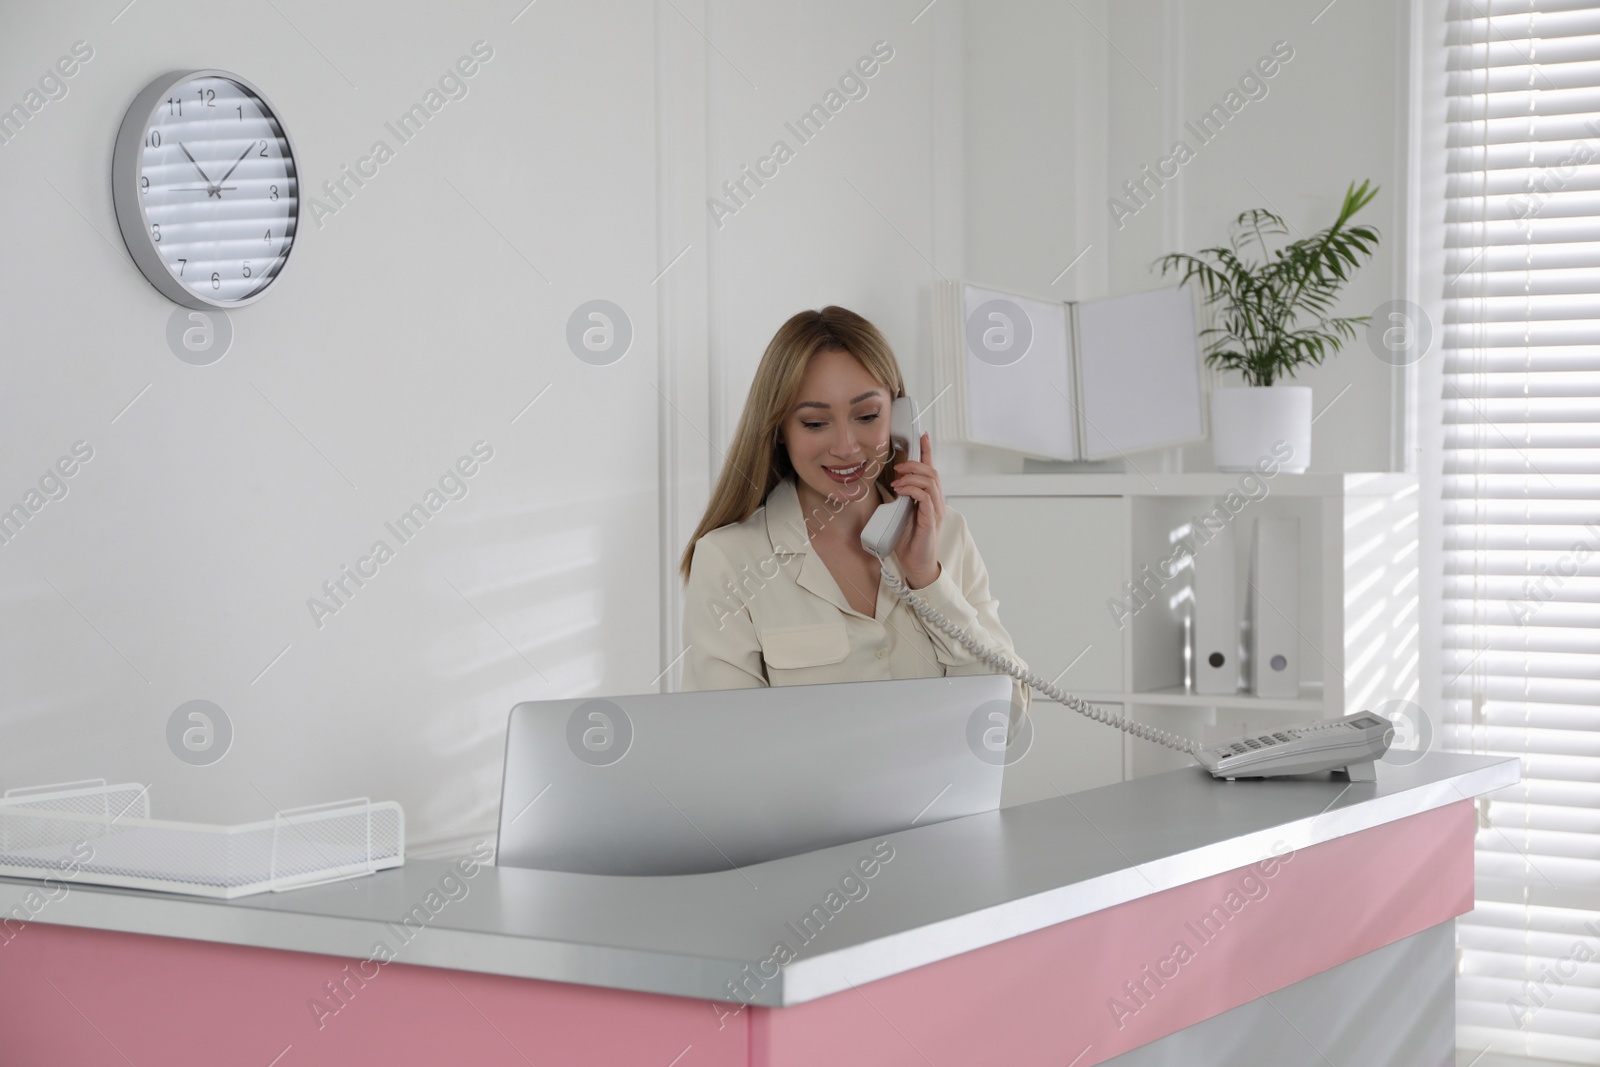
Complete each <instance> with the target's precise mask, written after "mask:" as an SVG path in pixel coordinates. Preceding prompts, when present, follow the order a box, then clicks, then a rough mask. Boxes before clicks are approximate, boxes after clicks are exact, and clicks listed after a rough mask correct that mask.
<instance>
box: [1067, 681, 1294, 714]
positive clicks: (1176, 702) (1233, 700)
mask: <svg viewBox="0 0 1600 1067" xmlns="http://www.w3.org/2000/svg"><path fill="white" fill-rule="evenodd" d="M1066 692H1068V693H1069V694H1071V695H1072V696H1075V697H1079V698H1081V699H1083V700H1087V701H1088V702H1089V703H1091V704H1149V705H1158V706H1166V707H1181V708H1255V709H1257V710H1259V711H1297V712H1300V713H1302V714H1304V715H1306V717H1308V718H1312V717H1315V716H1316V715H1318V714H1319V713H1320V712H1321V711H1322V687H1321V686H1310V685H1303V686H1301V687H1300V695H1299V696H1298V697H1258V696H1256V695H1255V694H1253V693H1246V692H1238V693H1234V694H1232V695H1228V694H1219V695H1209V694H1201V693H1191V692H1188V691H1187V690H1185V689H1183V688H1181V687H1179V686H1173V687H1172V688H1171V689H1152V690H1146V691H1144V692H1123V693H1114V692H1088V691H1084V692H1077V691H1074V690H1071V689H1069V690H1067V691H1066ZM1035 696H1037V697H1038V698H1039V700H1041V701H1045V702H1049V703H1055V702H1054V701H1052V700H1050V698H1049V697H1047V696H1045V695H1044V694H1043V693H1038V692H1035Z"/></svg>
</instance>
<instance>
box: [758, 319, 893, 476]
mask: <svg viewBox="0 0 1600 1067" xmlns="http://www.w3.org/2000/svg"><path fill="white" fill-rule="evenodd" d="M889 403H890V396H889V390H888V389H887V388H886V387H885V386H883V385H882V384H881V383H880V382H879V381H878V380H877V379H876V378H874V377H873V376H872V375H871V374H869V373H868V372H867V368H866V367H864V366H862V365H861V362H860V361H859V360H857V359H856V357H854V356H852V355H851V354H850V353H848V352H846V351H844V350H843V349H837V348H834V349H826V350H824V351H821V352H818V353H816V354H815V355H813V356H812V357H811V361H810V362H809V363H808V364H807V365H806V373H805V376H804V377H803V378H802V379H801V381H800V395H799V398H798V399H797V400H796V402H795V405H794V407H792V408H791V409H790V410H789V414H788V415H787V416H786V417H785V418H784V421H783V440H784V443H785V444H787V445H788V448H789V462H790V463H792V464H793V465H794V469H795V473H796V475H798V476H799V478H800V480H801V481H803V482H804V483H805V484H806V485H808V486H810V487H811V488H812V489H813V490H815V491H816V492H817V493H818V494H819V495H821V496H835V497H839V498H841V499H844V500H859V499H861V498H862V497H863V496H865V495H866V494H867V493H870V492H872V491H873V489H872V482H873V480H874V479H875V478H876V477H877V476H878V473H879V471H881V470H882V468H883V464H884V463H885V462H887V461H888V458H889Z"/></svg>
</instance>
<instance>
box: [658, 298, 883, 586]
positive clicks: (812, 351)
mask: <svg viewBox="0 0 1600 1067" xmlns="http://www.w3.org/2000/svg"><path fill="white" fill-rule="evenodd" d="M834 349H838V350H841V351H844V352H848V353H850V355H852V356H854V357H855V358H856V359H857V360H858V361H859V362H860V363H861V365H862V366H863V367H865V368H866V371H867V373H868V374H870V375H872V377H873V378H875V379H877V381H878V384H880V385H882V386H883V387H884V388H886V389H888V390H889V395H890V397H891V398H892V397H898V396H905V395H906V390H905V380H904V379H903V378H902V377H901V375H900V364H899V362H898V361H897V360H896V359H895V358H894V350H893V349H891V348H890V347H889V342H888V341H886V340H884V337H883V334H881V333H879V332H878V328H877V327H876V326H874V325H872V323H870V322H868V321H867V320H866V319H864V318H862V317H861V316H860V315H857V314H856V313H855V312H853V311H850V310H848V309H846V308H842V307H834V306H831V305H830V306H829V307H825V308H823V309H822V310H821V311H802V312H800V313H799V314H797V315H795V316H793V317H792V318H790V319H789V321H788V322H786V323H784V324H783V325H782V326H780V327H778V332H777V333H775V334H773V335H772V340H771V341H770V342H769V343H768V344H767V350H766V352H765V353H763V354H762V356H761V363H760V365H759V366H757V367H756V376H755V380H753V381H752V382H751V383H750V395H749V396H748V397H746V398H745V402H744V413H743V414H742V415H740V416H739V427H738V429H737V430H735V431H734V434H733V445H732V447H731V448H730V449H729V450H728V455H727V459H726V460H725V461H724V462H723V464H722V474H721V476H720V477H718V479H717V487H716V489H714V490H713V491H712V493H711V501H710V503H709V504H707V505H706V513H705V516H704V517H703V518H702V519H701V520H700V525H699V526H698V527H696V528H695V531H694V536H693V537H691V538H689V545H688V547H687V548H685V549H684V552H683V560H682V562H681V563H680V564H679V566H678V570H679V573H681V574H682V575H683V580H684V581H685V582H687V581H688V580H689V564H690V563H691V561H693V559H694V546H695V545H696V544H697V543H698V542H699V540H700V538H701V537H703V536H705V535H706V534H707V533H710V532H711V531H712V530H715V529H717V528H718V527H721V526H726V525H728V524H729V523H735V522H743V521H744V520H745V519H748V518H749V517H750V516H751V515H753V514H755V511H756V509H757V508H759V507H760V506H761V505H762V504H763V503H764V502H765V501H766V499H767V494H768V493H770V492H771V491H772V487H773V486H775V485H777V484H778V482H779V480H780V479H783V478H787V477H789V476H790V475H792V474H794V466H793V465H792V464H791V463H790V462H789V450H788V449H787V448H786V447H785V446H784V445H783V443H782V442H781V441H779V440H778V428H779V427H780V426H782V425H783V420H784V417H785V416H786V415H787V414H788V412H789V409H790V408H791V407H793V406H794V404H795V401H796V400H797V399H798V397H799V395H800V379H801V378H802V377H804V376H805V372H806V366H807V364H809V363H810V362H811V357H812V356H814V355H816V354H817V353H818V352H827V351H830V350H834ZM887 414H888V412H887V410H885V417H887ZM894 451H895V454H894V455H891V456H890V457H889V460H888V461H887V462H885V463H884V465H883V469H882V470H881V471H879V472H878V477H877V482H878V484H880V485H882V486H883V487H884V488H886V489H887V488H888V486H889V483H890V482H891V481H893V480H894V477H895V473H894V462H895V459H896V456H897V455H898V453H899V451H900V450H899V449H895V450H894Z"/></svg>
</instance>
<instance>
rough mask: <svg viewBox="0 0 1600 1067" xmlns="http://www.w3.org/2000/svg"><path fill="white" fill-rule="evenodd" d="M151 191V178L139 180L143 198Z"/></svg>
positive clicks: (140, 193) (140, 192)
mask: <svg viewBox="0 0 1600 1067" xmlns="http://www.w3.org/2000/svg"><path fill="white" fill-rule="evenodd" d="M149 191H150V179H149V178H140V179H139V195H140V196H143V195H144V194H145V193H148V192H149Z"/></svg>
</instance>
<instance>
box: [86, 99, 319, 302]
mask: <svg viewBox="0 0 1600 1067" xmlns="http://www.w3.org/2000/svg"><path fill="white" fill-rule="evenodd" d="M113 181H114V182H115V183H116V189H115V190H114V191H115V194H116V203H117V221H118V224H119V226H120V227H121V229H122V234H123V239H124V240H125V241H126V242H127V244H128V250H129V251H130V252H132V253H133V257H134V260H135V262H137V263H138V265H139V268H140V269H141V270H142V271H144V274H145V276H146V277H147V278H149V279H150V281H151V282H152V283H153V284H155V286H156V288H157V289H160V290H161V291H162V292H163V293H165V294H166V295H167V296H168V297H170V298H172V299H173V300H176V301H178V302H179V303H182V304H185V305H187V306H189V307H223V308H226V307H237V306H239V305H242V304H246V303H249V302H251V301H253V300H255V299H257V298H258V297H260V296H261V295H262V294H263V293H264V292H265V291H266V289H267V287H268V286H270V285H271V284H272V282H273V280H274V279H275V278H276V277H277V276H278V273H279V271H281V270H282V269H283V265H284V263H285V261H286V260H287V258H288V255H289V250H290V248H291V247H293V245H294V235H295V225H296V223H297V221H298V219H299V213H300V212H299V205H300V198H299V181H298V179H297V177H296V169H295V161H294V153H293V150H292V149H291V147H290V144H289V138H288V135H287V133H286V132H285V131H284V128H283V125H282V124H281V123H280V122H279V120H278V117H277V116H276V115H275V114H274V113H273V111H272V108H271V106H270V105H269V104H268V103H267V102H266V101H265V100H264V99H263V98H262V97H261V94H260V93H259V92H257V91H256V90H255V89H254V87H252V86H251V85H250V84H249V83H248V82H246V81H244V80H243V79H242V78H239V77H237V76H234V75H229V74H226V73H225V72H222V71H195V72H192V73H189V74H184V75H168V76H167V77H165V78H161V79H158V80H157V81H156V82H154V83H152V84H151V85H150V86H148V87H147V88H146V89H145V91H144V92H143V93H141V94H140V96H139V99H138V100H136V101H135V102H134V106H133V108H132V109H130V110H129V112H128V115H127V118H126V119H125V120H124V121H123V128H122V131H121V133H120V134H119V136H118V140H117V158H116V160H115V161H114V165H113Z"/></svg>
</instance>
